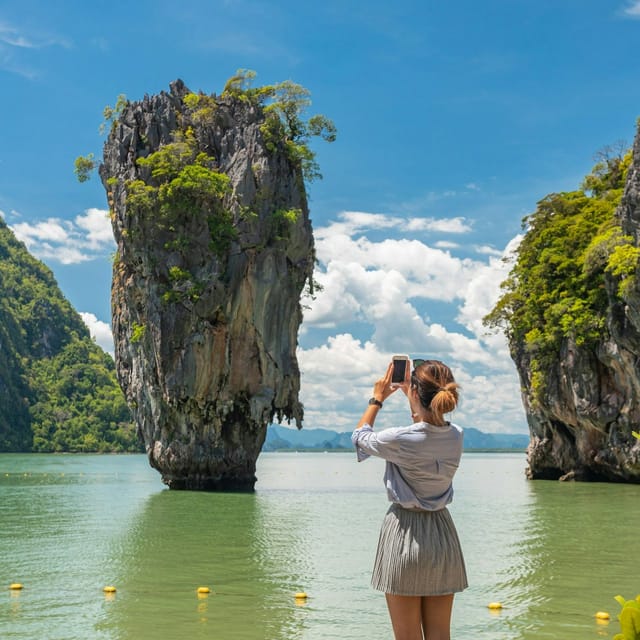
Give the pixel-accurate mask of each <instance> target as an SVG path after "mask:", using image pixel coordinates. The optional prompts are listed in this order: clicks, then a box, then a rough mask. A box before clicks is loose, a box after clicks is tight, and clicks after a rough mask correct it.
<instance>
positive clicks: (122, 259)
mask: <svg viewBox="0 0 640 640" xmlns="http://www.w3.org/2000/svg"><path fill="white" fill-rule="evenodd" d="M274 123H275V121H274V120H273V118H271V119H269V113H268V111H267V112H265V108H264V107H263V106H262V104H261V103H260V102H259V101H257V100H255V99H253V98H252V97H251V96H247V95H244V94H242V93H236V94H224V93H223V94H222V96H220V97H216V96H215V95H211V96H206V95H203V94H195V93H192V92H190V91H189V90H188V89H187V88H186V87H185V86H184V84H183V83H182V82H181V81H179V80H178V81H176V82H174V83H172V84H171V89H170V92H168V93H165V92H162V93H160V94H159V95H156V96H151V97H149V96H146V97H145V98H144V99H143V100H141V101H139V102H132V103H127V104H126V106H124V108H123V109H122V111H121V112H120V113H119V115H118V118H117V119H116V120H115V121H114V122H113V125H112V128H111V131H110V134H109V136H108V139H107V141H106V143H105V146H104V159H103V164H102V165H101V167H100V175H101V179H102V182H103V184H104V186H105V189H106V190H107V194H108V197H109V202H110V206H111V213H112V222H113V230H114V234H115V238H116V241H117V251H116V255H115V258H114V267H113V285H112V316H113V317H112V319H113V333H114V341H115V359H116V366H117V371H118V378H119V381H120V384H121V386H122V388H123V390H124V393H125V395H126V398H127V401H128V402H129V405H130V406H131V407H132V410H133V414H134V417H135V420H136V422H137V425H138V429H139V431H140V434H141V436H142V438H143V439H144V443H145V446H146V450H147V454H148V457H149V461H150V463H151V465H152V466H153V467H154V468H156V469H157V470H158V471H160V473H161V474H162V478H163V481H164V482H165V483H166V484H167V485H169V487H171V488H174V489H196V490H252V489H253V486H254V483H255V480H256V478H255V464H256V460H257V457H258V454H259V452H260V449H261V447H262V444H263V441H264V438H265V434H266V427H267V424H268V423H269V422H270V421H272V420H273V419H274V418H276V417H277V418H278V419H282V418H286V419H288V420H291V419H293V420H295V421H296V423H297V424H298V426H300V423H301V420H302V415H303V409H302V406H301V404H300V402H299V399H298V392H299V387H300V376H299V369H298V363H297V360H296V346H297V335H298V327H299V325H300V322H301V320H302V312H301V307H300V297H301V294H302V291H303V289H304V287H305V286H307V285H310V283H311V277H312V272H313V265H314V247H313V236H312V229H311V223H310V220H309V212H308V208H307V201H306V196H305V189H304V180H303V176H302V171H301V166H300V162H299V159H296V158H295V157H294V156H292V154H291V153H290V148H289V147H288V146H287V140H286V139H285V138H284V137H283V136H281V135H280V136H279V135H278V134H279V132H280V130H279V129H278V127H277V126H275V124H277V123H275V124H274Z"/></svg>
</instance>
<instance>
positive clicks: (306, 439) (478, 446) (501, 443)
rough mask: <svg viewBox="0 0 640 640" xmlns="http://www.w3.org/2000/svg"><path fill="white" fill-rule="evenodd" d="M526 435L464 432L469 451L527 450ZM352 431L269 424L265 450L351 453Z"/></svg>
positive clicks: (527, 440)
mask: <svg viewBox="0 0 640 640" xmlns="http://www.w3.org/2000/svg"><path fill="white" fill-rule="evenodd" d="M528 444H529V436H528V435H526V434H506V433H484V432H482V431H479V430H478V429H474V428H473V427H467V428H465V430H464V448H465V451H473V450H487V449H491V450H508V451H518V450H524V449H526V447H527V445H528ZM352 449H353V445H352V444H351V432H348V433H346V432H343V433H337V432H336V431H330V430H329V429H301V430H300V431H298V430H297V429H292V428H289V427H282V426H279V425H275V424H272V425H269V427H268V428H267V437H266V439H265V441H264V445H263V447H262V451H350V450H352Z"/></svg>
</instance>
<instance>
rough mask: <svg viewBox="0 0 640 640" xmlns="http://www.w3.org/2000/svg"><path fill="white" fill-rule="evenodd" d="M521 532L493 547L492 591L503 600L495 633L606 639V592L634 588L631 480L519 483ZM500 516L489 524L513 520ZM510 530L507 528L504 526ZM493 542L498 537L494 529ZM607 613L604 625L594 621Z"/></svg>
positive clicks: (636, 566) (610, 603) (638, 570)
mask: <svg viewBox="0 0 640 640" xmlns="http://www.w3.org/2000/svg"><path fill="white" fill-rule="evenodd" d="M526 484H527V488H528V491H527V493H528V496H529V500H528V504H527V507H526V513H524V514H522V515H523V519H522V521H521V522H519V523H518V524H519V525H524V526H522V529H521V531H520V532H519V533H518V534H517V535H514V536H512V538H511V544H507V546H506V547H504V548H500V555H501V556H502V557H503V559H506V560H507V563H508V565H509V566H505V564H504V563H502V564H501V563H500V562H499V561H498V562H497V563H496V564H497V566H498V567H499V568H498V572H497V575H496V578H497V580H496V589H497V591H498V592H499V593H500V594H501V597H502V598H503V602H504V604H505V606H506V608H505V610H504V611H503V612H502V613H501V616H500V617H501V620H500V624H499V625H497V626H496V630H500V632H501V633H504V634H505V635H504V636H502V635H498V634H496V635H495V636H493V637H495V638H502V637H505V638H510V639H518V640H546V639H549V640H552V639H553V640H557V639H558V638H568V639H572V638H576V639H578V638H579V639H580V640H582V639H585V638H600V637H613V635H615V633H616V632H617V631H618V630H619V628H618V623H617V621H615V617H616V616H615V614H616V613H617V611H618V605H617V604H616V603H615V601H614V600H613V597H614V596H615V595H616V594H618V593H622V594H625V595H627V596H628V597H633V596H635V595H636V593H637V592H640V585H639V584H638V580H637V576H638V575H639V574H640V559H639V558H638V555H637V553H635V552H634V545H636V544H637V540H636V536H637V532H638V531H639V530H640V512H639V511H638V509H637V505H638V492H639V490H640V488H639V487H637V486H628V485H616V484H585V483H560V482H551V481H534V482H527V483H526ZM512 515H513V514H511V515H510V516H509V517H508V518H504V519H502V518H496V520H497V522H501V521H502V522H505V523H507V522H509V523H513V517H512ZM511 533H512V534H513V533H514V532H513V531H512V532H511ZM495 539H496V540H500V535H498V536H497V537H496V538H495ZM601 610H605V611H609V612H611V618H612V620H613V622H612V623H611V624H610V626H609V627H608V626H606V625H602V623H598V621H596V620H595V618H594V614H595V612H596V611H601Z"/></svg>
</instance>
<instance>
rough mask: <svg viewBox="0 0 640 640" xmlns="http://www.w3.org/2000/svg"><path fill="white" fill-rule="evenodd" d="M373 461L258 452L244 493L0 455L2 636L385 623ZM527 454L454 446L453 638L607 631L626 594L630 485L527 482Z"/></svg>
mask: <svg viewBox="0 0 640 640" xmlns="http://www.w3.org/2000/svg"><path fill="white" fill-rule="evenodd" d="M383 464H384V463H383V462H382V461H380V460H377V459H369V460H366V461H364V462H361V463H358V462H356V459H355V454H353V453H351V452H349V453H263V454H262V455H261V456H260V458H259V459H258V465H257V477H258V482H257V484H256V490H255V492H254V493H199V492H180V491H170V490H168V489H166V488H165V486H164V485H163V484H162V482H161V480H160V476H159V474H158V473H157V472H156V471H154V470H153V469H151V468H150V467H149V464H148V462H147V459H146V457H145V456H144V455H78V454H76V455H39V454H29V455H21V454H2V455H0V638H2V640H8V639H18V638H19V639H21V640H75V639H77V640H147V639H148V640H152V639H153V640H165V639H166V640H173V639H175V640H185V639H189V640H191V639H194V640H197V639H205V638H207V639H217V640H298V639H299V640H330V639H332V638H335V639H339V640H350V639H354V640H355V639H356V638H358V639H360V638H367V639H368V640H376V639H379V640H383V639H385V640H386V639H392V638H393V634H392V631H391V625H390V622H389V618H388V614H387V610H386V606H385V601H384V595H383V594H381V593H378V592H376V591H374V590H373V589H372V588H371V587H370V583H369V581H370V573H371V567H372V563H373V558H374V553H375V547H376V543H377V538H378V531H379V526H380V523H381V521H382V518H383V516H384V513H385V511H386V509H387V508H388V503H387V500H386V494H385V491H384V486H383V483H382V475H383V472H384V466H383ZM525 466H526V460H525V455H524V453H519V452H517V453H470V452H465V453H464V455H463V457H462V461H461V465H460V469H459V471H458V473H457V475H456V477H455V481H454V488H455V496H454V500H453V503H452V504H451V505H450V510H451V513H452V515H453V518H454V521H455V522H456V526H457V528H458V533H459V536H460V539H461V542H462V546H463V551H464V554H465V559H466V564H467V573H468V577H469V588H468V589H467V590H465V591H464V592H463V593H460V594H458V595H456V597H455V602H454V609H453V618H452V638H457V639H465V640H468V639H471V638H473V639H474V640H479V639H486V640H543V639H545V640H546V639H549V640H590V639H593V640H595V639H602V638H613V636H614V635H615V634H616V633H619V631H620V625H619V622H618V620H617V614H618V613H619V610H620V607H619V605H618V603H617V602H616V601H615V600H614V597H615V596H616V595H618V594H620V595H622V596H623V597H624V598H626V599H631V598H634V597H635V596H636V595H638V594H639V593H640V509H639V508H638V507H639V504H640V485H624V484H607V483H600V484H586V483H561V482H555V481H529V480H527V479H526V478H525V475H524V471H525ZM12 585H14V586H15V585H22V588H21V589H17V588H14V589H12V588H10V587H11V586H12ZM104 587H112V588H113V589H115V591H112V592H110V593H106V592H105V591H104ZM207 589H208V593H203V592H202V591H206V590H207ZM198 590H200V592H199V591H198ZM302 594H303V595H304V597H302ZM490 603H500V604H501V606H502V608H500V609H490V608H489V607H488V605H489V604H490ZM598 612H602V613H608V614H609V615H610V619H609V620H603V619H600V618H598V617H596V613H598Z"/></svg>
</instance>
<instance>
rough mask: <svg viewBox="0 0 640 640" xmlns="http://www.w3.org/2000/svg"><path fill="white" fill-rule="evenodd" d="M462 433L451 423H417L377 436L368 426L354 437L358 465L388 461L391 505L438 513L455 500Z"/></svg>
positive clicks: (355, 432) (353, 435) (352, 438)
mask: <svg viewBox="0 0 640 640" xmlns="http://www.w3.org/2000/svg"><path fill="white" fill-rule="evenodd" d="M462 438H463V432H462V429H461V428H460V427H458V426H457V425H455V424H452V423H449V424H448V425H447V426H444V427H437V426H435V425H432V424H429V423H427V422H416V423H414V424H412V425H411V426H408V427H394V428H391V429H384V430H383V431H379V432H377V433H376V432H374V431H373V429H372V428H371V426H370V425H368V424H365V425H364V426H363V427H361V428H360V429H356V430H355V431H354V432H353V434H352V435H351V441H352V442H353V444H354V445H355V447H356V451H357V456H358V462H361V461H362V460H366V459H367V458H368V457H369V456H377V457H379V458H383V459H384V460H386V462H387V464H386V469H385V474H384V483H385V486H386V488H387V496H388V498H389V501H390V502H397V503H398V504H399V505H400V506H402V507H405V508H409V509H425V510H427V511H438V510H439V509H444V507H446V506H447V505H448V504H449V503H450V502H451V501H452V499H453V484H452V480H453V476H454V475H455V472H456V471H457V469H458V465H459V463H460V457H461V456H462Z"/></svg>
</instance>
